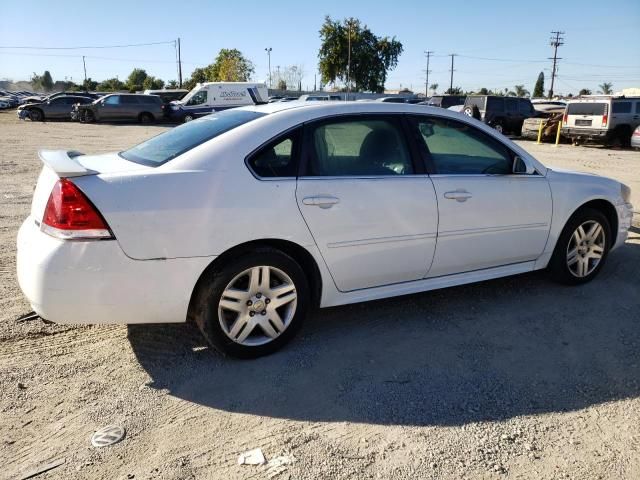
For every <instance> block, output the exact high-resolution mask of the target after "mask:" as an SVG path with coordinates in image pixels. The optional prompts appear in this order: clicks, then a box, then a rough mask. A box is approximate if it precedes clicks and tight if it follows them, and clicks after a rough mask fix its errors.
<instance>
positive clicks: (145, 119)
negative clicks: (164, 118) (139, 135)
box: [138, 112, 153, 125]
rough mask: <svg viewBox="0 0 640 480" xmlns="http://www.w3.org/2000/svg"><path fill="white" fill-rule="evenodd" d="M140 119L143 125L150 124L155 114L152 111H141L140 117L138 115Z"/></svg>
mask: <svg viewBox="0 0 640 480" xmlns="http://www.w3.org/2000/svg"><path fill="white" fill-rule="evenodd" d="M138 120H139V121H140V123H141V124H143V125H148V124H150V123H153V115H151V114H150V113H146V112H145V113H141V114H140V117H138Z"/></svg>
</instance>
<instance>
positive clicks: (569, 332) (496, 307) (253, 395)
mask: <svg viewBox="0 0 640 480" xmlns="http://www.w3.org/2000/svg"><path fill="white" fill-rule="evenodd" d="M631 236H632V237H635V238H639V236H638V235H637V234H634V233H632V234H631ZM639 270H640V244H638V243H628V244H627V245H626V246H625V247H623V248H621V249H619V250H618V251H615V252H613V253H612V254H611V256H610V257H609V262H608V264H607V265H606V266H605V268H604V269H603V271H602V272H601V274H600V276H599V277H598V278H597V279H596V280H594V281H593V282H591V283H589V284H587V285H583V286H581V287H564V286H559V285H557V284H555V283H552V282H551V281H550V280H549V279H548V278H547V276H546V274H545V273H544V272H537V273H531V274H526V275H520V276H518V277H512V278H506V279H499V280H494V281H489V282H483V283H479V284H474V285H468V286H462V287H456V288H450V289H445V290H439V291H433V292H427V293H422V294H416V295H410V296H404V297H397V298H393V299H388V300H381V301H376V302H369V303H362V304H357V305H350V306H345V307H336V308H330V309H324V310H320V311H318V312H316V313H314V314H313V315H312V316H311V317H310V318H308V320H307V324H306V325H305V326H304V328H303V330H302V332H301V335H300V336H298V337H297V338H296V339H295V340H294V341H293V342H292V343H291V344H290V345H289V346H287V347H285V349H284V350H282V351H280V352H278V353H276V354H274V355H271V356H269V357H265V358H261V359H258V360H251V361H241V360H235V359H230V358H224V357H222V356H221V355H219V354H217V353H216V352H215V351H212V349H210V348H208V347H206V346H205V344H204V342H203V340H202V339H201V337H200V335H199V333H198V332H197V330H196V328H195V327H193V326H191V325H168V326H136V327H130V329H129V338H130V341H131V344H132V346H133V349H134V351H135V354H136V355H137V358H138V359H139V361H140V364H141V365H142V366H143V367H144V368H145V369H146V371H147V372H148V373H149V375H150V376H151V378H152V384H151V386H152V387H153V388H159V389H160V388H163V389H168V390H169V392H170V394H171V395H174V396H175V397H178V398H182V399H184V400H188V401H191V402H195V403H198V404H202V405H206V406H209V407H212V408H216V409H221V410H225V411H229V412H242V413H250V414H255V415H264V416H268V417H278V418H287V419H293V420H307V421H347V422H366V423H374V424H393V425H460V424H464V423H468V422H477V421H485V420H503V419H508V418H512V417H515V416H519V415H531V414H537V413H545V412H563V411H569V410H576V409H581V408H584V407H588V406H590V405H595V404H599V403H602V402H608V401H615V400H619V399H625V398H634V397H637V396H638V395H639V394H640V358H639V357H640V286H639V284H638V271H639Z"/></svg>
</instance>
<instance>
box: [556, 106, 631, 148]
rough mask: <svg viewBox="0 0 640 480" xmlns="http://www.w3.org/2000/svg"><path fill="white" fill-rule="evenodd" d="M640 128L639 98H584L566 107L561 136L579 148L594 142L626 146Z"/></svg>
mask: <svg viewBox="0 0 640 480" xmlns="http://www.w3.org/2000/svg"><path fill="white" fill-rule="evenodd" d="M638 125H640V97H625V96H609V95H608V96H604V95H593V96H585V97H582V98H581V99H579V100H572V101H570V102H569V103H567V109H566V110H565V112H564V118H563V121H562V134H563V135H565V136H566V137H569V138H571V140H572V141H573V142H574V143H575V144H578V143H580V142H584V141H596V142H598V143H604V144H605V145H616V144H617V145H621V146H628V145H629V142H630V140H631V133H632V132H633V131H634V130H635V128H636V127H637V126H638Z"/></svg>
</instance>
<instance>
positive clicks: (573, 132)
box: [562, 127, 609, 140]
mask: <svg viewBox="0 0 640 480" xmlns="http://www.w3.org/2000/svg"><path fill="white" fill-rule="evenodd" d="M608 132H609V131H608V130H602V129H598V128H573V127H562V134H563V135H565V136H567V137H569V138H586V139H588V140H604V139H605V138H607V134H608Z"/></svg>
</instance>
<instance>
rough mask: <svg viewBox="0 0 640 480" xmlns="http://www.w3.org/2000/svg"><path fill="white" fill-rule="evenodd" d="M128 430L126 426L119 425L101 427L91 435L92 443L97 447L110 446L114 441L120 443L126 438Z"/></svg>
mask: <svg viewBox="0 0 640 480" xmlns="http://www.w3.org/2000/svg"><path fill="white" fill-rule="evenodd" d="M125 433H126V431H125V429H124V427H121V426H119V425H107V426H106V427H103V428H101V429H100V430H98V431H97V432H96V433H94V434H93V436H92V437H91V445H93V446H94V447H96V448H100V447H108V446H109V445H113V444H114V443H118V442H119V441H120V440H122V439H123V438H124V435H125Z"/></svg>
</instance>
